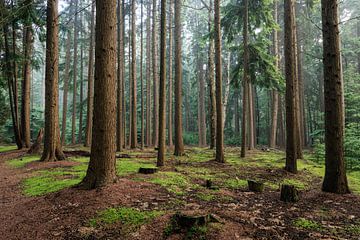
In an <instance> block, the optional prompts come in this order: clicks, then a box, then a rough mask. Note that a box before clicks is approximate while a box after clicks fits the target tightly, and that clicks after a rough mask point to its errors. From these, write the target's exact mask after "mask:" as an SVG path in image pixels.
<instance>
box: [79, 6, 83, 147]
mask: <svg viewBox="0 0 360 240" xmlns="http://www.w3.org/2000/svg"><path fill="white" fill-rule="evenodd" d="M80 26H81V29H83V14H82V13H81V15H80ZM81 38H83V36H82V32H81ZM83 59H84V44H81V46H80V104H79V108H80V109H79V135H78V143H80V144H81V143H82V139H83V137H82V132H83V101H84V60H83Z"/></svg>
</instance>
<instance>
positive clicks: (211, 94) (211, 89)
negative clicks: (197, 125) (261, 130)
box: [208, 0, 216, 149]
mask: <svg viewBox="0 0 360 240" xmlns="http://www.w3.org/2000/svg"><path fill="white" fill-rule="evenodd" d="M212 14H213V2H212V0H210V3H209V20H208V21H209V24H208V31H209V33H211V32H212V26H213V22H214V21H213V16H212ZM214 45H215V42H214V38H213V37H212V36H211V37H210V42H209V53H208V54H209V62H208V65H209V66H208V68H209V69H208V74H209V105H210V114H209V115H210V121H209V123H210V149H214V148H215V141H216V93H215V76H214V68H215V66H214V48H215V46H214Z"/></svg>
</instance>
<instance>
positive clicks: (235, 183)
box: [224, 179, 247, 189]
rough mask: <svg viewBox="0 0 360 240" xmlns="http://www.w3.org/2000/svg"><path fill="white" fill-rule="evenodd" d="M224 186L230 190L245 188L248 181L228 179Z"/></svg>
mask: <svg viewBox="0 0 360 240" xmlns="http://www.w3.org/2000/svg"><path fill="white" fill-rule="evenodd" d="M224 186H225V187H227V188H230V189H238V188H245V187H246V186H247V181H246V180H243V179H228V180H226V181H225V182H224Z"/></svg>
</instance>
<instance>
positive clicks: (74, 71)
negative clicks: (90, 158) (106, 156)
mask: <svg viewBox="0 0 360 240" xmlns="http://www.w3.org/2000/svg"><path fill="white" fill-rule="evenodd" d="M78 4H79V2H78V0H75V10H74V11H75V19H74V62H73V102H72V104H73V108H72V128H71V144H73V145H74V144H76V96H77V85H76V84H77V75H78V69H77V62H78V34H79V33H78V32H79V28H78V13H77V11H78Z"/></svg>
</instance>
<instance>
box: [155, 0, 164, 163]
mask: <svg viewBox="0 0 360 240" xmlns="http://www.w3.org/2000/svg"><path fill="white" fill-rule="evenodd" d="M159 90H160V91H159V114H160V116H159V151H158V157H157V164H156V165H157V166H158V167H161V166H164V161H165V154H166V149H165V147H166V136H165V128H166V0H161V21H160V89H159Z"/></svg>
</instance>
